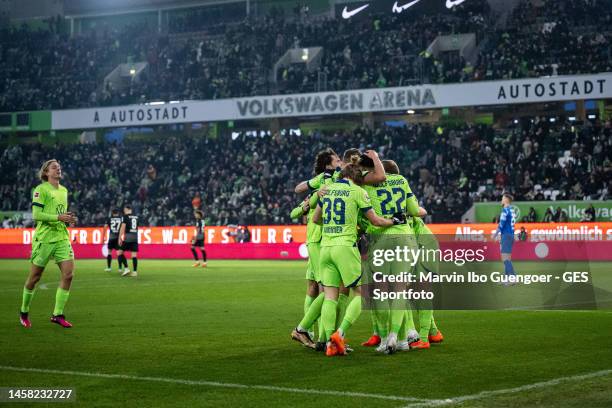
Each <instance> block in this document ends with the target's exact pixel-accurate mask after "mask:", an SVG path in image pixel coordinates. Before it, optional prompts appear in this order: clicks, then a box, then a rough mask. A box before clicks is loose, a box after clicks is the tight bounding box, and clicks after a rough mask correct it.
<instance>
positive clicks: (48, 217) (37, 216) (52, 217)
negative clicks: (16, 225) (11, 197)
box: [32, 205, 57, 222]
mask: <svg viewBox="0 0 612 408" xmlns="http://www.w3.org/2000/svg"><path fill="white" fill-rule="evenodd" d="M32 218H33V219H34V221H47V222H48V221H57V215H56V214H47V213H45V212H43V209H42V207H39V206H38V205H34V206H32Z"/></svg>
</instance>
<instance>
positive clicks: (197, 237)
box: [191, 210, 206, 268]
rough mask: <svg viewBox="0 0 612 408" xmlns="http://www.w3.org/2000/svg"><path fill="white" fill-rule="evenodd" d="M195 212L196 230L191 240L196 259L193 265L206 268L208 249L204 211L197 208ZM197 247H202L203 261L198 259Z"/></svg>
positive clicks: (192, 251)
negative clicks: (205, 243)
mask: <svg viewBox="0 0 612 408" xmlns="http://www.w3.org/2000/svg"><path fill="white" fill-rule="evenodd" d="M193 214H194V216H195V230H194V233H193V239H192V240H191V253H192V254H193V259H195V263H194V264H193V267H194V268H197V267H198V266H202V268H206V250H205V249H204V227H205V224H204V213H203V212H202V211H200V210H195V211H194V213H193ZM196 248H200V252H201V253H202V263H200V261H199V260H198V253H197V251H196Z"/></svg>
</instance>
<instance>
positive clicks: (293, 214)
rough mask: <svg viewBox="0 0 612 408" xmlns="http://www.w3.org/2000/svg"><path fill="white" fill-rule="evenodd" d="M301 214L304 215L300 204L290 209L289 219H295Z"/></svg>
mask: <svg viewBox="0 0 612 408" xmlns="http://www.w3.org/2000/svg"><path fill="white" fill-rule="evenodd" d="M302 215H304V209H303V208H302V204H300V205H298V206H297V207H295V208H294V209H293V210H291V214H290V215H289V216H290V217H291V219H293V220H295V219H297V218H300V217H301V216H302Z"/></svg>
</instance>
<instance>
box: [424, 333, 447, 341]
mask: <svg viewBox="0 0 612 408" xmlns="http://www.w3.org/2000/svg"><path fill="white" fill-rule="evenodd" d="M427 340H429V342H430V343H442V342H443V341H444V336H443V335H442V332H441V331H440V330H438V333H436V334H434V335H431V334H430V335H429V336H427Z"/></svg>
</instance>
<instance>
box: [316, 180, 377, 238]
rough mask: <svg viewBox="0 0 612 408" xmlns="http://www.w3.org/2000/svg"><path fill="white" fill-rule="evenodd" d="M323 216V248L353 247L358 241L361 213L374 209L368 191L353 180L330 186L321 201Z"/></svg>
mask: <svg viewBox="0 0 612 408" xmlns="http://www.w3.org/2000/svg"><path fill="white" fill-rule="evenodd" d="M319 206H320V207H321V209H322V211H323V214H322V216H323V217H322V218H323V231H322V238H321V246H322V247H325V246H353V245H355V242H356V241H357V221H358V218H359V213H360V212H363V213H366V212H367V211H368V210H370V209H371V208H372V204H371V203H370V198H369V197H368V193H366V191H365V190H364V189H363V188H361V187H359V186H358V185H356V184H355V183H353V182H352V181H351V180H347V179H341V180H338V181H337V182H335V183H333V184H330V185H329V189H328V192H327V195H325V197H323V198H322V199H321V200H320V201H319Z"/></svg>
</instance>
